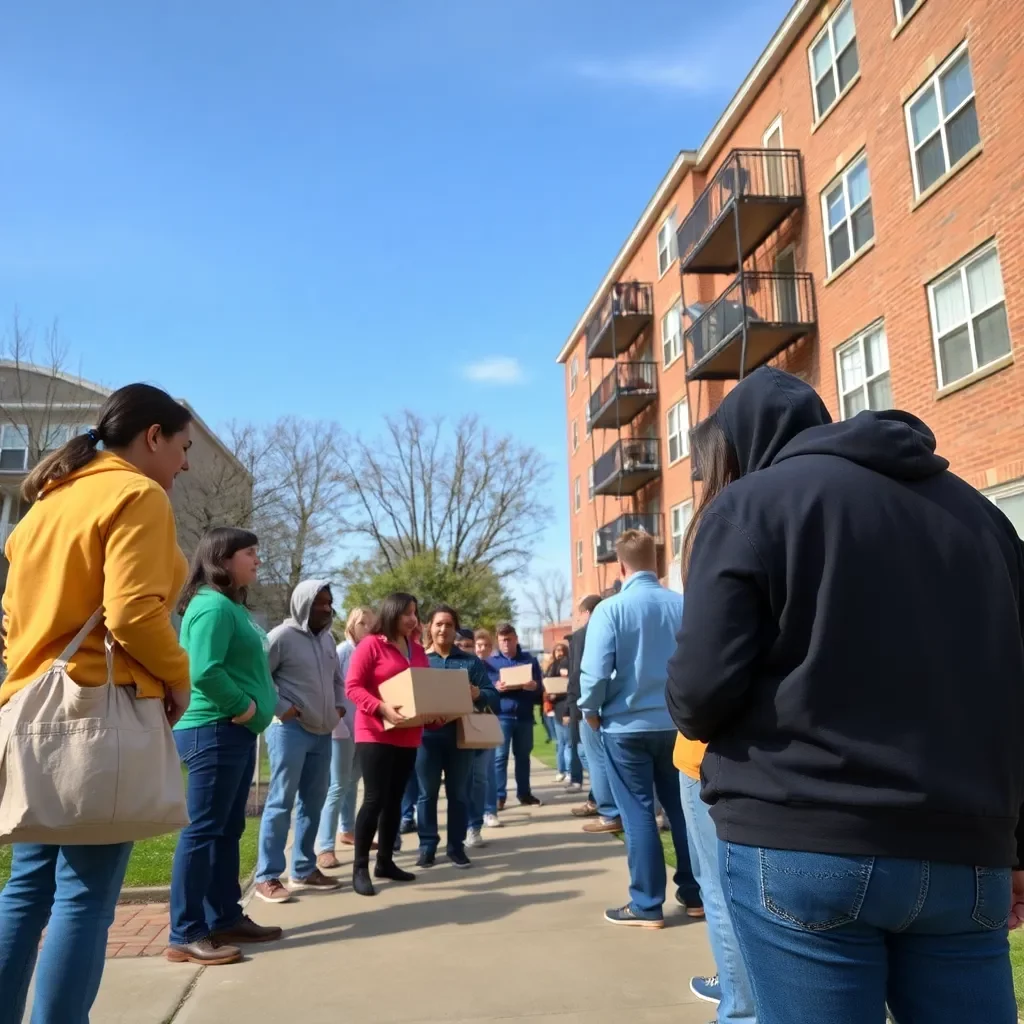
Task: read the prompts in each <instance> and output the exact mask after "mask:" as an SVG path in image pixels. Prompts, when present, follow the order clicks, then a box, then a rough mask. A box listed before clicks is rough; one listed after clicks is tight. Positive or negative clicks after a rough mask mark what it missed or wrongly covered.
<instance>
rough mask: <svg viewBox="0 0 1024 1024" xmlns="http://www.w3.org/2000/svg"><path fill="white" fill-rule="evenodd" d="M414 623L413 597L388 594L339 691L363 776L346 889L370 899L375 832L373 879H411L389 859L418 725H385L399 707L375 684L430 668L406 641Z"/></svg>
mask: <svg viewBox="0 0 1024 1024" xmlns="http://www.w3.org/2000/svg"><path fill="white" fill-rule="evenodd" d="M418 627H419V606H418V604H417V602H416V598H415V597H413V596H412V594H402V593H396V594H389V595H388V596H387V597H386V598H384V601H383V602H382V604H381V606H380V611H379V612H378V615H377V633H376V634H374V635H372V636H368V637H365V638H364V639H363V641H362V642H361V643H360V644H359V646H358V647H357V648H356V649H355V651H354V653H353V654H352V660H351V662H350V663H349V667H348V675H347V677H346V679H345V692H346V694H347V695H348V698H349V700H351V701H352V703H353V704H354V705H355V708H356V720H355V730H356V758H357V760H358V763H359V767H360V771H361V772H362V776H363V804H362V806H361V807H360V808H359V814H358V815H356V836H355V839H356V841H355V860H354V861H353V864H352V888H353V889H354V890H355V891H356V892H357V893H359V895H360V896H374V895H376V889H374V887H373V882H372V881H371V879H370V846H371V844H372V843H373V836H374V833H375V832H376V833H378V838H379V845H378V848H377V864H376V866H375V867H374V871H373V875H374V878H388V879H391V881H394V882H411V881H413V880H414V879H415V878H416V876H415V875H413V874H412V873H410V872H408V871H403V870H402V869H401V868H400V867H398V865H397V864H395V861H394V846H395V839H396V838H397V837H398V826H399V821H400V818H401V815H402V794H403V792H404V791H405V786H406V783H407V782H408V781H409V776H410V775H411V774H412V771H413V768H414V766H415V764H416V750H417V748H418V747H419V745H420V739H421V738H422V736H423V730H422V729H421V728H419V727H409V728H405V729H387V730H385V728H384V723H385V722H390V723H391V724H392V725H399V724H401V722H402V721H403V720H404V718H405V716H404V715H403V714H402V711H401V709H400V708H397V707H394V706H393V705H391V704H387V703H385V702H384V701H382V700H381V699H380V685H381V683H383V682H386V681H387V680H388V679H391V678H392V677H393V676H397V675H398V674H399V673H400V672H402V671H404V670H405V669H407V668H410V667H413V668H429V667H430V663H429V662H428V661H427V656H426V654H424V652H423V648H422V647H421V646H420V645H419V644H418V643H417V642H416V641H415V640H414V639H413V636H414V635H415V631H416V630H417V629H418Z"/></svg>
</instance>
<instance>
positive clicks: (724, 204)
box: [676, 149, 806, 274]
mask: <svg viewBox="0 0 1024 1024" xmlns="http://www.w3.org/2000/svg"><path fill="white" fill-rule="evenodd" d="M805 193H806V190H805V187H804V171H803V163H802V161H801V159H800V151H799V150H796V149H734V150H733V151H732V152H731V153H730V154H729V155H728V156H727V157H726V159H725V162H724V163H723V164H722V166H721V167H720V168H719V169H718V171H717V173H716V174H715V176H714V177H713V178H712V179H711V181H710V182H709V184H708V186H707V188H705V189H704V191H703V192H702V193H701V194H700V197H699V198H698V199H697V201H696V202H695V203H694V204H693V209H691V210H690V212H689V214H687V216H686V219H685V220H684V221H683V222H682V224H680V225H679V230H678V232H677V234H676V242H677V245H678V249H679V266H680V268H681V269H682V270H683V271H684V272H688V273H719V274H724V273H730V272H733V271H737V270H739V268H740V267H741V266H742V264H743V260H745V259H746V258H747V257H748V256H750V255H751V253H753V252H754V251H755V250H756V249H757V248H758V247H759V246H760V245H761V244H762V243H763V242H764V241H765V239H766V238H767V237H768V236H769V235H770V234H771V233H772V232H773V231H774V230H775V229H776V228H778V226H779V225H780V224H781V223H782V222H783V221H784V220H785V219H786V218H787V217H788V216H789V215H790V213H792V212H793V210H795V209H798V208H799V207H800V206H802V205H803V203H804V196H805ZM734 206H735V207H738V208H737V210H736V213H737V217H738V219H739V225H738V228H739V230H738V232H737V225H736V224H735V223H733V222H731V221H729V220H728V219H727V215H728V214H729V213H731V212H732V211H733V209H734ZM737 233H738V235H739V249H738V251H737V244H736V243H737Z"/></svg>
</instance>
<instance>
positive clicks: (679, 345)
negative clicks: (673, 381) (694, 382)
mask: <svg viewBox="0 0 1024 1024" xmlns="http://www.w3.org/2000/svg"><path fill="white" fill-rule="evenodd" d="M673 310H675V311H676V312H677V314H678V319H679V330H678V331H677V332H676V334H675V337H674V340H673V345H672V346H671V349H670V351H671V354H672V358H671V359H668V360H666V359H665V321H666V320H667V319H668V318H669V314H671V313H672V311H673ZM658 334H659V336H660V338H661V363H662V366H663V367H664V368H665V369H666V370H667V369H668V368H669V367H670V366H671V365H672V364H673V363H674V362H675V361H676V360H677V359H678V358H679V357H680V356H681V355H682V354H683V300H682V298H678V299H676V300H675V302H673V303H672V305H670V306H669V307H668V309H667V310H665V313H664V314H663V316H662V318H661V322H660V324H659V325H658Z"/></svg>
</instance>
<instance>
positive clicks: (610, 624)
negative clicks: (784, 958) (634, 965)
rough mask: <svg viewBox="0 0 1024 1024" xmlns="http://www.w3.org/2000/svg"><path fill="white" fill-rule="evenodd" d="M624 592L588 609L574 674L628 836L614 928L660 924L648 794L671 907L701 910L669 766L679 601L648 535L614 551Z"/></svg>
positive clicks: (624, 541)
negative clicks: (665, 842) (624, 894)
mask: <svg viewBox="0 0 1024 1024" xmlns="http://www.w3.org/2000/svg"><path fill="white" fill-rule="evenodd" d="M615 553H616V555H617V556H618V559H619V571H620V573H621V574H622V581H623V582H622V588H621V590H620V591H619V592H618V593H617V594H615V595H613V596H612V597H609V598H606V599H605V600H604V601H602V602H601V603H600V604H599V605H598V606H597V607H596V608H595V609H594V613H593V615H592V616H591V618H590V623H589V625H588V626H587V643H586V646H585V647H584V649H583V664H582V666H581V669H580V701H579V706H580V710H581V711H582V712H583V716H584V718H585V719H586V720H587V723H588V725H589V726H590V728H592V729H600V731H601V733H602V735H603V737H604V747H605V753H606V757H607V763H608V780H609V782H610V783H611V787H612V794H613V796H614V797H615V803H616V805H617V807H618V809H619V814H620V815H621V816H622V822H623V826H624V828H625V832H626V854H627V857H628V860H629V877H630V886H629V896H630V899H629V902H628V903H627V904H626V905H625V906H623V907H617V908H615V909H613V910H608V911H606V912H605V919H606V920H607V921H610V922H611V923H612V924H622V925H633V926H636V927H643V928H661V927H663V926H664V924H665V916H664V910H663V907H664V903H665V887H666V874H665V858H664V854H663V852H662V847H661V837H660V835H659V830H658V823H657V816H656V814H657V808H656V801H655V795H657V800H658V801H660V803H661V805H662V807H663V808H664V811H665V814H666V816H667V817H668V821H669V825H670V827H671V832H672V843H673V845H674V846H675V851H676V864H677V868H676V874H675V884H676V900H677V902H679V903H680V904H682V905H683V906H684V907H685V908H687V909H688V910H689V909H696V908H697V907H700V906H701V899H700V889H699V888H698V886H697V883H696V881H695V880H694V877H693V872H692V870H691V869H690V853H689V848H688V846H687V842H686V821H685V819H684V818H683V807H682V803H681V800H680V796H679V773H678V772H677V771H676V768H675V766H674V765H673V763H672V750H673V747H674V746H675V740H676V730H675V726H674V725H673V723H672V719H671V717H670V715H669V712H668V706H667V705H666V702H665V684H666V682H667V679H668V669H667V666H668V659H669V658H670V657H671V656H672V654H673V653H674V652H675V648H676V641H675V637H676V633H677V631H678V629H679V625H680V623H681V622H682V618H683V597H682V595H681V594H677V593H675V592H674V591H671V590H667V589H665V588H664V587H663V586H662V585H661V584H660V583H659V582H658V576H657V572H656V566H657V550H656V548H655V546H654V538H653V537H651V536H650V534H647V533H643V532H642V531H640V530H627V531H626V532H625V533H623V535H622V536H621V537H620V538H619V540H618V542H617V543H616V545H615Z"/></svg>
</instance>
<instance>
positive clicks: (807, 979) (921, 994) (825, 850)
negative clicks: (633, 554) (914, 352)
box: [668, 367, 1024, 1024]
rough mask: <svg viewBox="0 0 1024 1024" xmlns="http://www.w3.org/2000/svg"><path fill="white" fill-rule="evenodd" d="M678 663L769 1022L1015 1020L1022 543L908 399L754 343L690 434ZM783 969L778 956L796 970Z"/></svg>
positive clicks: (677, 677)
mask: <svg viewBox="0 0 1024 1024" xmlns="http://www.w3.org/2000/svg"><path fill="white" fill-rule="evenodd" d="M694 450H695V456H696V460H697V465H698V466H699V468H700V471H701V475H702V478H703V480H704V494H703V497H702V499H701V503H700V506H699V508H698V511H697V514H696V516H695V518H694V523H693V525H692V526H691V528H690V532H689V534H688V536H687V538H686V542H685V543H684V550H683V568H684V583H685V588H686V605H685V610H684V614H683V623H682V627H681V629H680V633H679V637H678V647H677V650H676V653H675V654H674V655H673V657H672V660H671V661H670V663H669V681H668V705H669V709H670V711H671V713H672V717H673V720H674V721H675V723H676V726H677V727H678V728H679V730H680V732H682V733H683V735H685V736H686V737H688V738H690V739H698V740H703V741H706V742H707V743H708V744H709V746H708V750H707V754H706V755H705V758H704V762H703V765H702V770H701V776H702V787H703V788H702V798H703V799H704V800H705V802H707V803H708V804H710V805H711V814H712V818H713V819H714V821H715V825H716V829H717V832H718V837H719V842H720V849H721V855H720V862H721V873H722V883H723V887H724V889H725V892H726V894H727V897H728V899H729V905H730V912H731V914H732V917H733V923H734V925H735V928H736V932H737V935H738V938H739V942H740V946H741V949H742V952H743V958H744V961H745V963H746V966H747V970H748V972H749V975H750V979H751V983H752V986H753V990H754V997H755V1001H756V1003H757V1017H758V1021H759V1022H760V1024H820V1022H822V1021H828V1022H829V1024H865V1022H871V1021H879V1022H881V1021H882V1020H883V1019H884V1012H885V1011H884V1006H885V1002H886V999H887V998H888V1000H889V1003H890V1005H891V1008H892V1011H893V1015H894V1016H895V1018H896V1020H898V1021H900V1022H902V1024H913V1022H916V1021H920V1022H926V1024H952V1022H957V1024H967V1022H977V1024H982V1022H984V1024H1015V1022H1016V1019H1017V1014H1016V1008H1015V1004H1014V995H1013V982H1012V977H1011V973H1010V964H1009V959H1008V942H1007V928H1008V925H1009V926H1010V927H1016V926H1018V925H1019V924H1020V923H1021V920H1022V919H1024V871H1013V872H1012V874H1011V869H1013V868H1016V867H1017V866H1018V865H1021V864H1022V857H1024V828H1022V827H1021V825H1020V821H1021V803H1022V798H1024V752H1022V740H1021V736H1022V734H1024V640H1022V635H1024V616H1022V604H1024V601H1022V580H1024V553H1022V547H1021V542H1020V540H1019V539H1018V538H1017V536H1016V534H1015V532H1014V530H1013V527H1012V526H1011V524H1010V522H1009V520H1007V519H1006V517H1005V516H1004V515H1003V513H1002V512H1000V511H999V509H997V508H996V506H995V505H994V504H993V503H992V502H990V501H988V500H987V499H986V498H985V497H984V496H982V495H981V494H979V493H978V492H977V491H976V490H974V489H973V488H972V487H970V486H969V485H968V484H966V483H965V482H964V481H963V480H960V479H959V478H958V477H956V476H954V475H953V474H952V473H950V472H949V470H948V468H947V466H948V463H947V462H946V460H945V459H942V458H940V457H939V456H937V455H936V454H935V438H934V436H933V435H932V433H931V431H930V430H929V429H928V427H926V426H925V424H924V423H922V422H921V421H920V420H919V419H917V418H916V417H914V416H912V415H910V414H908V413H905V412H863V413H861V414H860V415H858V416H856V417H854V418H853V419H851V420H847V421H845V422H842V423H832V422H831V420H830V417H829V414H828V411H827V410H826V408H825V406H824V404H823V403H822V401H821V399H820V398H819V397H818V395H817V394H816V393H815V392H814V390H813V389H812V388H811V387H809V386H808V385H807V384H804V383H803V382H801V381H800V380H798V379H797V378H796V377H793V376H790V375H789V374H786V373H783V372H782V371H780V370H776V369H773V368H770V367H762V368H761V369H759V370H757V371H755V372H754V373H753V374H751V375H750V376H749V377H747V378H746V379H745V380H744V381H742V382H741V383H740V384H739V385H738V386H737V387H736V388H735V389H734V390H733V391H732V392H730V393H729V394H728V395H727V396H726V398H725V400H724V401H723V402H722V404H721V405H720V406H719V408H718V410H717V411H716V412H715V413H714V414H713V416H711V417H710V418H709V419H708V420H706V421H705V422H704V423H703V424H702V425H701V426H700V427H699V428H698V430H697V432H696V436H695V438H694ZM782 979H784V980H782Z"/></svg>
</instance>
